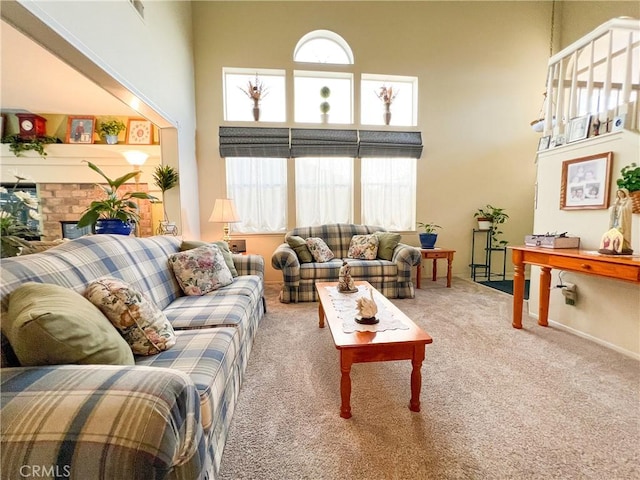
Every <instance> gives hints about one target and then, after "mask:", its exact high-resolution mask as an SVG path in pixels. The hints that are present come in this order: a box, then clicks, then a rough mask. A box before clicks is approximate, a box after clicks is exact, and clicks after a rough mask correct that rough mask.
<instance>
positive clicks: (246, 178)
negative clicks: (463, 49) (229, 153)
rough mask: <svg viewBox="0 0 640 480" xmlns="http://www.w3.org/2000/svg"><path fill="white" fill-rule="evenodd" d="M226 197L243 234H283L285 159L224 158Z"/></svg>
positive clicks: (235, 225) (239, 230)
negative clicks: (232, 202)
mask: <svg viewBox="0 0 640 480" xmlns="http://www.w3.org/2000/svg"><path fill="white" fill-rule="evenodd" d="M226 164H227V195H228V197H229V198H231V199H233V201H234V203H235V205H236V209H237V210H238V216H239V217H240V219H241V222H239V223H232V224H231V230H232V231H235V232H243V233H260V232H284V231H286V226H287V159H286V158H240V157H238V158H227V159H226Z"/></svg>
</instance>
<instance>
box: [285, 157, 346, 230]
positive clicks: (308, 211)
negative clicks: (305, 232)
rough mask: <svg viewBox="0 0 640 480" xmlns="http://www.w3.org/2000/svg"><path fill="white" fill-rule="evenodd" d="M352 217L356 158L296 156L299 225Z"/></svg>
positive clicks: (340, 221)
mask: <svg viewBox="0 0 640 480" xmlns="http://www.w3.org/2000/svg"><path fill="white" fill-rule="evenodd" d="M352 219H353V158H312V157H303V158H296V225H298V226H313V225H322V224H325V223H352V221H353V220H352Z"/></svg>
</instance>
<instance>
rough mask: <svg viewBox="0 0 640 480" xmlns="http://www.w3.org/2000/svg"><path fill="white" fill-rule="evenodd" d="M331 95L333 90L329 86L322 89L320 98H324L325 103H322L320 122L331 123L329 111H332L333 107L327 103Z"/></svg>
mask: <svg viewBox="0 0 640 480" xmlns="http://www.w3.org/2000/svg"><path fill="white" fill-rule="evenodd" d="M330 95H331V89H330V88H329V87H327V86H324V87H322V88H321V89H320V96H321V97H322V98H324V101H323V102H322V103H320V112H321V115H320V120H321V121H322V123H327V122H329V110H331V105H330V104H329V102H328V101H327V98H329V96H330Z"/></svg>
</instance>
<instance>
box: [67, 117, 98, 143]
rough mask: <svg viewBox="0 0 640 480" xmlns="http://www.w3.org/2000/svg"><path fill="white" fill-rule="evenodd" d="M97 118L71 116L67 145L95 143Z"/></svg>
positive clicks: (68, 123) (68, 125)
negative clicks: (94, 135)
mask: <svg viewBox="0 0 640 480" xmlns="http://www.w3.org/2000/svg"><path fill="white" fill-rule="evenodd" d="M95 125H96V117H92V116H87V117H80V116H71V115H69V118H68V119H67V138H66V143H93V130H94V128H95Z"/></svg>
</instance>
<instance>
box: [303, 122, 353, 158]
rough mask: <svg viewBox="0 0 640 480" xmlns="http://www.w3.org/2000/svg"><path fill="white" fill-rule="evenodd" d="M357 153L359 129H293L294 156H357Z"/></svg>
mask: <svg viewBox="0 0 640 480" xmlns="http://www.w3.org/2000/svg"><path fill="white" fill-rule="evenodd" d="M357 155H358V131H357V130H333V129H319V128H292V129H291V156H292V157H355V156H357Z"/></svg>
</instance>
